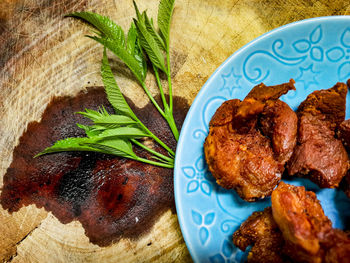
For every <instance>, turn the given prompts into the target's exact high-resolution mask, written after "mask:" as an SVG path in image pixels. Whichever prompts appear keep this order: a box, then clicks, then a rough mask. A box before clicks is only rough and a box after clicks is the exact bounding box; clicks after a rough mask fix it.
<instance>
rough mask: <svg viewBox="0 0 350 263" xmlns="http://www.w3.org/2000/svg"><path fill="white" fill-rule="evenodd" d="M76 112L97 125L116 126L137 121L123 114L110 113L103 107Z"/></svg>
mask: <svg viewBox="0 0 350 263" xmlns="http://www.w3.org/2000/svg"><path fill="white" fill-rule="evenodd" d="M77 113H78V114H81V115H83V116H85V117H87V118H89V119H90V120H92V121H93V122H94V123H95V124H98V125H99V126H108V127H110V126H113V127H118V126H123V125H130V124H136V123H137V122H136V121H135V120H133V119H132V118H130V117H128V116H125V115H116V114H112V115H110V114H109V113H108V112H107V111H106V109H105V108H104V107H102V109H101V110H100V111H94V110H90V109H85V112H77Z"/></svg>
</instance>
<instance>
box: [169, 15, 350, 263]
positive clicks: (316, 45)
mask: <svg viewBox="0 0 350 263" xmlns="http://www.w3.org/2000/svg"><path fill="white" fill-rule="evenodd" d="M290 78H294V80H295V81H296V84H295V85H296V88H297V90H296V91H292V92H289V93H288V94H287V95H284V96H283V97H282V100H283V101H285V102H287V103H288V104H289V105H290V106H291V107H292V108H293V109H296V108H297V106H298V105H299V104H300V102H301V101H303V100H304V99H305V98H306V96H307V95H308V94H309V93H311V92H312V91H314V90H317V89H325V88H330V87H331V86H333V85H334V84H335V83H336V82H338V81H346V80H347V79H348V78H350V17H348V16H338V17H322V18H315V19H309V20H304V21H300V22H296V23H292V24H289V25H286V26H283V27H281V28H278V29H275V30H273V31H271V32H269V33H267V34H264V35H263V36H261V37H259V38H258V39H256V40H254V41H252V42H251V43H249V44H247V45H246V46H244V47H243V48H241V49H240V50H238V51H237V52H235V53H234V54H233V55H232V56H231V57H230V58H228V59H227V60H226V61H225V62H224V63H223V64H222V65H221V66H220V67H219V68H218V69H217V70H216V72H215V73H214V74H213V75H212V76H211V77H210V79H209V80H208V81H207V83H206V84H205V85H204V86H203V88H202V90H201V91H200V92H199V94H198V95H197V97H196V99H195V101H194V103H193V105H192V106H191V109H190V111H189V113H188V115H187V117H186V120H185V123H184V125H183V128H182V131H181V136H180V140H179V144H178V149H177V153H176V161H175V200H176V207H177V212H178V217H179V221H180V225H181V229H182V233H183V236H184V238H185V241H186V244H187V246H188V248H189V251H190V253H191V255H192V257H193V259H194V261H195V262H241V261H244V259H245V258H246V253H244V252H242V251H240V250H239V249H237V248H236V247H235V246H234V245H233V243H232V238H231V237H232V234H233V232H234V231H235V230H236V229H237V228H238V227H239V225H240V224H241V223H242V222H243V221H244V220H245V219H246V218H247V217H248V216H249V215H251V213H252V212H253V211H257V210H262V209H264V208H265V207H266V206H269V205H270V200H269V199H266V200H262V201H258V202H255V203H248V202H245V201H243V200H241V199H240V198H239V197H238V196H237V194H236V193H235V192H234V191H232V190H225V189H223V188H221V187H220V186H218V185H217V184H216V183H215V179H214V178H213V177H212V176H211V174H210V173H209V172H208V170H207V167H206V165H205V161H204V153H203V143H204V140H205V137H206V136H207V134H208V129H209V127H208V125H209V121H210V119H211V117H212V115H213V114H214V112H215V110H216V109H217V108H218V107H219V106H220V105H221V103H222V102H224V101H225V100H228V99H232V98H238V99H243V98H244V97H245V96H246V94H247V93H248V92H249V90H250V89H251V88H252V87H253V86H254V85H256V84H258V83H260V82H264V83H265V84H267V85H275V84H278V83H283V82H287V81H288V80H289V79H290ZM349 97H350V96H349V94H348V98H347V112H346V114H347V118H349V117H350V107H349V103H350V99H349ZM287 180H288V182H289V183H293V184H296V185H304V186H305V187H306V188H307V189H309V190H313V191H315V192H316V194H317V196H318V198H319V199H320V200H321V204H322V206H323V208H324V210H325V213H326V215H327V216H328V217H329V218H330V219H331V220H332V222H333V225H334V226H335V227H338V228H345V227H346V224H347V222H349V221H350V200H349V199H348V198H347V197H346V196H345V194H344V193H342V192H341V191H339V190H333V189H320V188H318V187H317V186H316V185H315V184H313V183H311V182H310V181H308V180H306V179H287ZM347 228H350V226H349V225H347Z"/></svg>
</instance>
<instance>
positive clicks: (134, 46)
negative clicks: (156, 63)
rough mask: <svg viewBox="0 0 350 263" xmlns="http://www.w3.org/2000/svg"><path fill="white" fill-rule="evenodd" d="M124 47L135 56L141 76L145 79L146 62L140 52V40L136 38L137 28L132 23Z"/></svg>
mask: <svg viewBox="0 0 350 263" xmlns="http://www.w3.org/2000/svg"><path fill="white" fill-rule="evenodd" d="M126 47H127V51H128V52H129V53H130V54H131V55H132V56H133V57H134V58H135V60H136V61H137V62H138V64H139V66H140V68H142V72H143V73H142V76H143V78H144V79H145V78H146V75H147V62H146V59H145V56H144V54H143V52H142V48H141V46H140V41H139V39H138V33H137V29H136V26H135V24H134V23H131V26H130V29H129V31H128V38H127V44H126Z"/></svg>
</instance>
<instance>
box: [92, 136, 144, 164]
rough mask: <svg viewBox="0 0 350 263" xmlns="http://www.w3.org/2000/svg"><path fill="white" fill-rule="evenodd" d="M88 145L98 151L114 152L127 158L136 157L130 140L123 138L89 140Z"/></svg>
mask: <svg viewBox="0 0 350 263" xmlns="http://www.w3.org/2000/svg"><path fill="white" fill-rule="evenodd" d="M86 145H87V146H88V147H91V148H94V149H96V150H98V151H101V152H104V153H109V154H114V155H117V156H120V157H125V158H131V159H134V158H136V157H137V156H136V154H135V153H134V152H133V150H132V145H131V143H130V142H129V141H125V140H123V139H113V140H104V141H101V142H93V141H91V142H87V143H86Z"/></svg>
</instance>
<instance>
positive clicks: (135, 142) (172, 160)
mask: <svg viewBox="0 0 350 263" xmlns="http://www.w3.org/2000/svg"><path fill="white" fill-rule="evenodd" d="M131 141H132V142H133V143H134V144H136V145H137V146H139V147H141V148H142V149H144V150H146V151H148V152H150V153H152V154H153V155H155V156H157V157H159V158H161V159H163V160H165V161H166V162H168V163H174V159H173V158H170V157H167V156H165V155H163V154H161V153H159V152H157V151H155V150H153V149H151V148H149V147H147V146H146V145H144V144H142V143H140V142H139V141H137V140H135V139H131Z"/></svg>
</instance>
